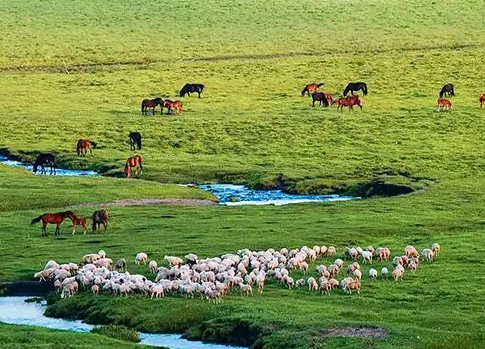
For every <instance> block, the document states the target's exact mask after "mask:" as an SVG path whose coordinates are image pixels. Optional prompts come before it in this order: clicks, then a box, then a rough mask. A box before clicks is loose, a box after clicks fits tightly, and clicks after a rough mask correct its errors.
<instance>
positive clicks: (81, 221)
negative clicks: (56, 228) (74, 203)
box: [71, 214, 86, 235]
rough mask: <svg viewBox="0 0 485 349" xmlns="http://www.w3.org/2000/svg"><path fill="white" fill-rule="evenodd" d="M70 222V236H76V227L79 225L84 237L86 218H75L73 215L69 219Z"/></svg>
mask: <svg viewBox="0 0 485 349" xmlns="http://www.w3.org/2000/svg"><path fill="white" fill-rule="evenodd" d="M71 220H72V235H74V234H76V227H77V226H78V225H80V226H81V227H83V229H84V235H86V218H84V217H77V216H76V215H74V214H73V216H72V217H71Z"/></svg>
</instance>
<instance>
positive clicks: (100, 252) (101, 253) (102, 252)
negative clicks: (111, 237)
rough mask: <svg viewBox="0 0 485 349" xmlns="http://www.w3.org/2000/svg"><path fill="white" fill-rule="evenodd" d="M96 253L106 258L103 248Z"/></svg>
mask: <svg viewBox="0 0 485 349" xmlns="http://www.w3.org/2000/svg"><path fill="white" fill-rule="evenodd" d="M98 255H99V257H100V258H106V252H104V250H100V251H99V252H98Z"/></svg>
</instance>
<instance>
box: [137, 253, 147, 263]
mask: <svg viewBox="0 0 485 349" xmlns="http://www.w3.org/2000/svg"><path fill="white" fill-rule="evenodd" d="M147 261H148V255H147V254H146V253H145V252H140V253H138V254H137V255H136V256H135V264H136V265H140V264H143V265H146V264H147Z"/></svg>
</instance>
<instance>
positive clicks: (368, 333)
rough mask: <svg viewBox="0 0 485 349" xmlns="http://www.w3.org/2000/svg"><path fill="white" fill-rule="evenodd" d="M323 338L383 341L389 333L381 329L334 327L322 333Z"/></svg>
mask: <svg viewBox="0 0 485 349" xmlns="http://www.w3.org/2000/svg"><path fill="white" fill-rule="evenodd" d="M322 335H323V336H325V337H358V338H369V339H385V338H386V337H387V336H388V335H389V331H388V330H386V329H384V328H381V327H335V328H327V329H325V330H323V331H322Z"/></svg>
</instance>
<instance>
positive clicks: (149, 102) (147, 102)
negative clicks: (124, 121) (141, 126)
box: [141, 97, 163, 115]
mask: <svg viewBox="0 0 485 349" xmlns="http://www.w3.org/2000/svg"><path fill="white" fill-rule="evenodd" d="M162 103H163V99H161V98H160V97H157V98H155V99H144V100H143V101H142V102H141V115H148V108H152V111H153V115H155V107H156V106H157V105H159V106H160V114H161V113H162Z"/></svg>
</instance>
